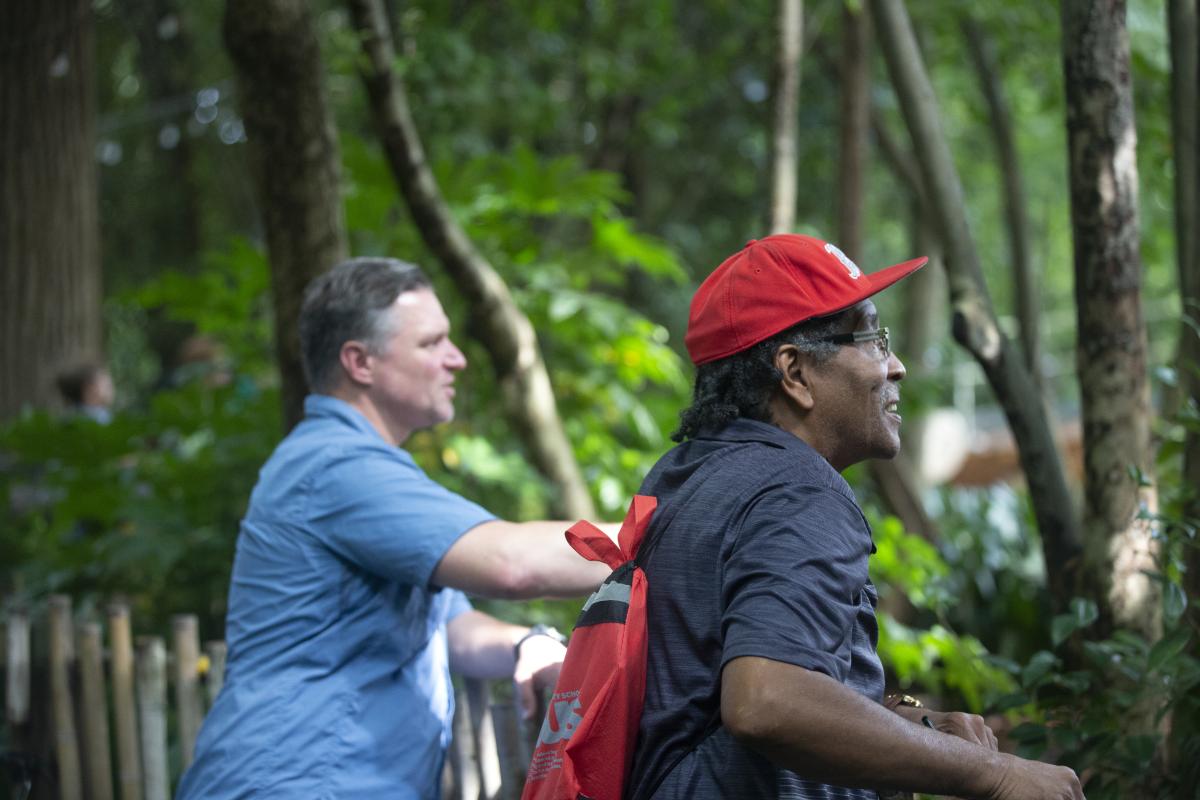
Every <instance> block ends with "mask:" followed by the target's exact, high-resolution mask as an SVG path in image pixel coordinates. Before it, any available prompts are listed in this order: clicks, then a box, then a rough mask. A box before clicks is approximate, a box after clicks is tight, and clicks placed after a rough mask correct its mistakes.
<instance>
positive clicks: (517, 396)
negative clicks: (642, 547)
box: [347, 0, 594, 518]
mask: <svg viewBox="0 0 1200 800" xmlns="http://www.w3.org/2000/svg"><path fill="white" fill-rule="evenodd" d="M347 4H348V6H349V8H350V12H351V15H352V16H353V18H354V24H355V27H356V28H357V29H358V32H359V36H360V37H361V40H362V47H363V59H362V62H361V71H362V78H363V82H364V84H365V85H366V89H367V95H368V97H369V99H370V105H371V115H372V118H373V119H374V122H375V127H376V130H377V131H378V134H379V139H380V142H381V143H382V144H383V148H384V151H385V153H386V155H387V159H388V163H389V164H390V166H391V169H392V174H393V175H394V177H395V179H396V183H397V184H398V185H399V187H400V191H401V193H402V194H403V195H404V199H405V201H406V202H407V203H408V207H409V210H410V211H411V212H412V215H413V219H414V220H415V221H416V223H417V229H418V230H419V231H420V233H421V237H422V238H423V239H424V241H425V244H426V245H427V246H428V247H429V249H430V250H431V251H433V253H434V254H435V255H436V256H437V258H438V260H439V261H440V262H441V264H442V266H443V268H444V269H445V270H446V272H447V274H449V275H450V277H451V279H452V280H453V281H454V283H455V285H456V286H457V287H458V289H459V291H460V292H462V295H463V297H464V299H465V300H466V301H467V305H468V307H469V308H470V313H471V324H472V333H473V334H474V336H475V338H477V339H478V340H479V342H480V343H481V344H482V345H483V346H484V347H485V348H486V349H487V351H488V354H489V355H490V356H491V358H492V365H493V367H494V368H495V370H496V376H497V379H498V381H499V383H500V387H501V391H502V395H503V399H504V404H505V408H506V410H507V412H508V415H509V418H510V419H512V420H513V422H514V424H515V425H516V427H517V429H518V432H519V433H520V435H521V436H522V439H523V440H524V441H525V443H526V445H527V446H528V447H529V450H530V454H531V456H532V458H533V462H534V464H535V466H536V467H537V468H538V470H539V471H540V472H541V473H542V474H543V475H545V476H546V477H547V478H548V479H549V480H550V481H551V482H552V483H553V484H554V486H555V488H556V489H557V490H558V498H557V504H556V505H557V508H556V511H557V512H558V513H560V514H562V515H564V516H567V517H572V518H577V517H578V518H582V517H592V516H594V506H593V505H592V500H591V496H590V494H589V493H588V490H587V485H586V484H585V483H584V480H583V476H582V474H581V473H580V471H579V466H578V464H577V463H576V461H575V455H574V452H573V451H572V449H571V443H570V442H569V441H568V440H567V435H566V432H565V431H564V430H563V425H562V420H561V418H560V417H559V415H558V407H557V404H556V403H555V399H554V392H553V389H552V388H551V385H550V376H549V374H548V373H547V371H546V365H545V363H544V362H543V360H542V355H541V350H540V348H539V347H538V342H537V336H536V334H535V333H534V330H533V326H532V325H531V324H530V323H529V319H528V318H527V317H525V315H524V314H523V313H521V310H520V309H519V308H517V305H516V303H515V302H514V301H513V299H512V295H511V293H510V292H509V290H508V287H507V286H506V285H505V283H504V280H503V279H502V278H501V277H500V276H499V275H498V274H497V273H496V270H495V269H494V268H493V267H492V265H491V264H489V263H488V262H487V260H486V259H484V257H483V256H482V255H481V254H480V253H479V252H478V251H477V250H476V249H475V246H474V245H473V244H472V243H471V240H470V239H469V238H468V237H467V235H466V233H465V232H464V231H463V230H462V228H461V227H460V226H459V225H458V222H457V221H456V220H455V219H454V216H453V214H452V213H451V211H450V209H449V207H448V206H447V205H446V202H445V200H444V199H443V198H442V195H441V192H440V190H439V189H438V186H437V183H436V181H435V179H434V176H433V171H432V170H431V169H430V168H429V164H428V162H427V161H426V158H425V151H424V147H423V146H422V144H421V140H420V137H419V135H418V133H417V127H416V124H415V122H414V121H413V118H412V113H411V112H410V111H409V107H408V98H407V96H406V94H405V90H404V86H403V84H402V83H401V81H400V80H399V79H398V78H397V77H396V75H395V73H394V72H393V71H392V61H393V58H394V55H393V54H394V50H393V47H392V40H391V37H390V35H389V34H388V30H387V23H386V17H385V15H384V10H383V7H382V5H381V4H380V2H379V0H348V3H347Z"/></svg>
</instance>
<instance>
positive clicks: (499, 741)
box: [492, 701, 529, 800]
mask: <svg viewBox="0 0 1200 800" xmlns="http://www.w3.org/2000/svg"><path fill="white" fill-rule="evenodd" d="M517 716H518V714H517V706H516V703H514V702H512V701H507V702H503V703H492V724H493V726H494V727H495V729H496V751H497V754H498V755H499V756H500V774H501V778H500V797H502V798H504V800H517V798H519V797H520V796H521V789H522V788H523V787H524V786H525V768H526V767H527V766H528V765H529V761H528V760H527V759H525V758H524V757H523V755H522V750H524V749H525V748H524V747H522V744H523V741H522V737H521V722H520V720H519V719H518V718H517Z"/></svg>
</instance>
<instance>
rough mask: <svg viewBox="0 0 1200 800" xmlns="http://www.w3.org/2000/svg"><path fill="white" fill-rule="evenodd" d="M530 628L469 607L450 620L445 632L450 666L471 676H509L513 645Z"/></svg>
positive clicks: (512, 661)
mask: <svg viewBox="0 0 1200 800" xmlns="http://www.w3.org/2000/svg"><path fill="white" fill-rule="evenodd" d="M528 630H529V629H528V628H526V627H524V626H521V625H511V624H509V623H507V622H502V621H500V620H498V619H496V618H495V617H492V616H489V615H487V614H484V613H483V612H482V611H474V610H472V611H466V612H463V613H462V614H459V615H458V616H457V617H455V618H454V619H452V620H450V622H449V624H448V625H447V626H446V635H447V638H448V640H449V648H450V670H451V671H452V672H455V673H457V674H459V675H463V676H466V677H468V678H484V679H492V678H507V677H510V676H511V675H512V673H513V666H514V658H513V646H514V645H515V644H516V643H517V641H518V640H519V639H520V638H521V637H522V636H524V635H525V632H526V631H528Z"/></svg>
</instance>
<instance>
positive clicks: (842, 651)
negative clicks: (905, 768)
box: [629, 420, 884, 800]
mask: <svg viewBox="0 0 1200 800" xmlns="http://www.w3.org/2000/svg"><path fill="white" fill-rule="evenodd" d="M640 493H641V494H647V495H654V496H655V497H657V498H658V509H657V510H656V511H655V514H654V518H653V520H652V522H651V527H650V530H649V531H648V533H647V537H648V538H650V537H654V536H657V537H659V538H658V540H657V542H656V543H655V545H654V549H653V550H652V551H650V552H649V553H648V555H647V557H646V558H645V563H644V564H643V567H644V569H645V571H646V575H647V579H648V584H649V600H648V603H649V609H648V611H649V618H648V629H649V654H648V658H649V662H648V668H647V680H646V701H645V708H644V710H643V712H642V721H641V729H640V735H639V740H638V748H637V752H636V754H635V756H634V765H633V772H632V775H631V777H630V783H629V786H630V792H629V796H630V797H632V798H636V800H644V799H645V798H651V797H653V798H681V799H682V798H688V799H689V800H703V799H704V798H712V799H713V800H716V799H717V798H742V797H745V798H751V797H753V798H759V797H765V798H774V797H779V798H806V799H808V798H812V799H814V800H815V799H817V798H822V799H824V798H856V799H859V798H861V799H863V800H865V799H866V798H871V800H874V798H875V797H876V794H875V792H873V791H867V790H862V789H853V790H852V789H845V788H841V787H836V786H828V785H824V784H820V783H815V782H811V781H807V780H805V779H804V777H803V776H802V775H798V774H796V773H795V772H791V771H789V770H783V769H778V768H776V767H775V766H774V765H772V764H771V763H770V762H769V761H767V759H766V758H764V757H763V756H761V755H758V754H757V753H755V752H753V751H751V750H750V749H748V748H746V747H745V746H743V745H742V744H740V743H739V742H737V741H736V740H734V738H733V737H732V736H731V735H730V734H729V733H728V731H726V730H725V728H724V727H723V726H721V724H720V713H719V712H720V701H721V682H720V676H721V669H722V667H724V665H725V664H726V663H727V662H728V661H730V660H731V659H733V658H737V657H739V656H760V657H762V658H769V659H773V660H775V661H782V662H786V663H789V664H795V665H797V666H800V667H803V668H805V669H810V670H814V671H816V672H822V673H824V674H826V675H829V676H830V677H832V678H835V679H836V680H838V681H841V682H842V683H844V684H846V685H847V686H850V687H852V688H853V689H855V690H856V691H858V692H860V693H862V694H863V695H866V696H867V697H870V698H872V699H874V700H876V701H879V700H881V699H882V696H883V683H884V678H883V668H882V666H881V665H880V662H879V657H878V656H877V655H876V653H875V644H876V641H877V639H878V627H877V625H876V621H875V600H876V595H875V588H874V586H872V585H871V582H870V579H869V578H868V575H867V559H868V557H869V555H870V554H871V552H872V551H873V550H874V546H873V545H872V543H871V532H870V528H869V527H868V525H867V521H866V519H864V517H863V515H862V511H861V510H860V509H859V507H858V503H857V501H856V500H855V498H854V494H853V493H852V492H851V491H850V487H849V486H848V485H847V484H846V482H845V480H843V479H842V476H841V475H839V474H838V473H837V472H836V471H835V470H834V469H833V468H832V467H830V466H829V463H828V462H826V461H825V459H824V458H822V457H821V456H820V455H818V454H817V453H816V451H814V450H813V449H812V448H811V447H809V446H808V445H807V444H805V443H804V442H803V441H801V440H800V439H798V438H796V437H795V436H793V435H792V434H790V433H787V432H786V431H783V430H781V429H779V428H776V427H774V426H772V425H767V424H765V423H760V422H753V421H750V420H737V421H735V422H734V423H732V424H730V425H729V426H728V427H726V428H724V429H723V430H721V431H720V432H718V433H715V434H711V435H705V436H702V437H698V438H696V439H693V440H691V441H688V442H685V443H683V444H681V445H679V446H678V447H675V448H674V449H672V450H671V451H670V452H668V453H667V454H666V455H664V456H663V457H662V458H661V459H660V460H659V462H658V463H657V464H656V465H655V467H654V469H653V470H652V471H651V472H650V474H649V475H648V476H647V478H646V480H645V482H644V483H643V484H642V488H641V491H640Z"/></svg>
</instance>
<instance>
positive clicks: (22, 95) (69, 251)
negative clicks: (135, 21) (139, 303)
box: [0, 0, 103, 420]
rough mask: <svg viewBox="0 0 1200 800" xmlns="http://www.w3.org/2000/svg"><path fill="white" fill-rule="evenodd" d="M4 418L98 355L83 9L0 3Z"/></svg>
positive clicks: (90, 97) (50, 398)
mask: <svg viewBox="0 0 1200 800" xmlns="http://www.w3.org/2000/svg"><path fill="white" fill-rule="evenodd" d="M0 31H3V33H2V34H0V39H2V40H3V41H2V43H0V164H2V165H3V167H2V169H3V171H4V178H3V180H0V420H3V419H7V418H9V417H12V416H14V415H15V414H17V413H18V412H19V411H20V410H21V409H22V408H23V407H26V406H32V407H37V408H44V407H48V406H53V405H55V402H56V399H55V398H56V389H55V382H54V378H55V376H56V375H57V374H58V373H59V372H60V371H62V370H63V369H64V368H70V367H72V366H75V365H76V364H78V363H79V362H83V361H95V360H96V359H98V358H99V357H100V355H101V353H102V351H103V342H102V331H101V319H100V300H101V279H100V248H99V245H100V234H99V225H98V221H97V220H98V205H97V198H96V167H95V160H94V156H93V148H94V146H95V145H94V138H95V137H94V129H95V114H96V108H95V83H94V81H95V75H96V72H95V68H94V64H93V62H94V60H95V49H94V40H93V31H92V13H91V3H89V2H87V0H12V1H11V2H6V3H3V4H0Z"/></svg>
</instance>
